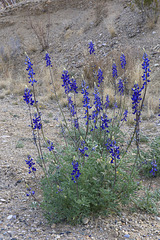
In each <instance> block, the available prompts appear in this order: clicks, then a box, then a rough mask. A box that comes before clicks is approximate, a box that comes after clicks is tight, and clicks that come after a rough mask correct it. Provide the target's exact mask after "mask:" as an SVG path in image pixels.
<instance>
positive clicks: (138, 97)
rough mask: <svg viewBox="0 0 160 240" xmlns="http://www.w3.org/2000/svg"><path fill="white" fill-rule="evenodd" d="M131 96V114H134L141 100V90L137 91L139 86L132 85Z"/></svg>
mask: <svg viewBox="0 0 160 240" xmlns="http://www.w3.org/2000/svg"><path fill="white" fill-rule="evenodd" d="M132 91H133V95H132V98H131V99H132V109H133V114H135V113H136V112H137V111H138V105H139V102H140V101H141V100H142V98H141V89H139V85H138V83H137V84H134V87H133V88H132Z"/></svg>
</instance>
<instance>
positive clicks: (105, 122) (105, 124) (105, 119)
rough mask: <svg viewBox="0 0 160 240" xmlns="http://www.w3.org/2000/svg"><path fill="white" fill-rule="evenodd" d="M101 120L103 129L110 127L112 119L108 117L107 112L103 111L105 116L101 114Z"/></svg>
mask: <svg viewBox="0 0 160 240" xmlns="http://www.w3.org/2000/svg"><path fill="white" fill-rule="evenodd" d="M101 121H102V122H101V128H102V129H103V130H105V129H106V128H108V127H109V125H108V123H109V122H110V120H109V119H108V116H107V115H106V114H105V113H103V116H101ZM107 132H109V131H108V130H107Z"/></svg>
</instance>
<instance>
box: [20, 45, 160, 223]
mask: <svg viewBox="0 0 160 240" xmlns="http://www.w3.org/2000/svg"><path fill="white" fill-rule="evenodd" d="M89 53H90V55H93V54H95V49H94V44H93V43H92V42H90V43H89ZM45 60H46V67H48V68H49V71H50V78H51V84H52V93H53V94H54V95H55V100H56V101H57V104H58V106H59V109H60V112H61V114H62V118H63V121H62V122H61V123H60V129H61V136H57V138H58V137H59V138H60V137H61V138H63V141H62V140H61V146H59V144H56V143H53V141H52V140H51V139H48V138H46V137H45V133H44V129H43V124H42V123H43V121H42V113H41V112H40V108H39V104H38V100H37V97H36V94H35V86H36V83H37V80H36V79H35V77H34V75H35V72H34V70H33V68H32V66H33V64H32V63H31V60H30V58H29V57H28V56H27V55H26V65H27V69H26V70H27V71H28V77H29V84H30V85H31V88H28V87H27V86H26V88H25V91H24V96H23V97H24V101H25V102H26V104H27V105H28V111H29V116H30V122H31V123H30V127H31V130H32V136H33V142H34V144H35V146H36V148H37V152H38V156H37V157H36V158H35V160H34V159H33V158H32V157H31V156H30V155H28V156H27V160H25V162H26V164H27V165H28V168H29V174H33V175H36V171H37V168H36V165H37V164H38V165H39V166H40V167H41V168H42V170H43V176H42V179H41V181H40V185H41V188H42V191H43V199H42V201H40V202H38V200H37V202H38V203H39V205H40V206H41V208H42V209H43V211H44V214H45V216H46V218H47V219H48V220H49V222H60V221H67V222H69V223H72V224H76V223H79V222H81V220H82V219H83V218H84V217H89V216H91V215H92V216H93V215H95V216H97V215H99V214H101V215H107V214H110V213H111V212H112V213H113V212H116V213H118V212H119V211H120V210H121V206H122V205H124V204H128V203H129V202H130V201H131V200H132V198H133V197H134V195H135V193H136V190H138V189H139V185H138V184H137V179H138V178H139V170H138V169H139V167H140V166H141V165H143V164H142V162H141V160H142V156H141V149H140V122H141V114H142V110H143V106H144V101H145V98H146V92H147V88H148V85H149V82H150V80H149V77H150V68H149V61H150V60H149V59H148V56H147V54H146V52H144V55H143V63H142V69H143V76H142V84H141V85H140V84H138V83H137V82H135V84H134V85H133V87H132V95H131V100H132V106H131V109H132V113H131V114H133V116H134V120H133V121H134V128H133V131H132V132H131V133H130V134H128V130H127V131H126V132H124V131H123V130H122V128H123V126H125V124H126V123H127V120H128V114H129V109H128V108H127V107H126V106H127V105H126V90H125V85H126V83H127V78H126V74H125V70H126V63H127V60H126V57H125V55H124V54H123V53H122V54H121V56H120V60H119V61H120V66H121V69H122V71H123V74H122V76H119V73H118V71H117V64H116V62H113V65H112V81H113V86H114V96H113V103H112V105H110V96H109V95H108V94H107V95H104V76H103V71H102V69H101V68H98V69H96V68H94V66H93V71H94V76H95V83H94V88H91V89H90V88H89V86H88V85H87V84H86V82H85V79H82V86H81V88H78V86H77V82H76V80H75V79H74V78H73V77H72V78H71V77H70V75H69V73H68V71H67V70H64V71H63V73H62V77H61V79H62V87H63V88H64V93H65V97H66V101H67V107H68V111H69V115H70V119H69V121H68V120H67V119H66V117H65V114H64V111H63V109H62V107H61V104H60V101H59V98H58V95H57V92H56V88H55V81H54V76H53V74H54V73H53V71H52V63H51V59H50V56H49V54H48V53H46V55H45ZM79 94H80V95H81V96H82V106H81V109H82V110H83V111H84V112H83V115H82V114H79V108H78V106H77V98H78V95H79ZM118 98H119V102H118V101H117V99H118ZM33 106H34V109H33ZM35 109H36V112H35ZM33 111H34V112H33ZM156 141H159V140H156ZM133 145H134V146H135V147H136V150H135V153H134V154H133V151H132V148H131V147H132V146H133ZM44 146H45V147H46V148H47V150H48V153H45V152H44V151H43V149H44ZM150 156H151V157H152V159H153V162H152V163H151V165H150V169H147V168H146V169H144V171H148V172H149V174H150V176H151V177H152V176H154V177H155V176H156V174H155V172H157V171H158V168H157V166H156V164H160V161H159V159H158V157H157V156H159V151H158V148H157V144H156V143H155V142H154V143H153V144H152V146H151V152H150ZM37 184H38V182H37ZM27 196H31V197H34V199H36V192H35V191H34V190H32V188H31V187H27ZM131 197H132V198H131ZM141 208H142V207H141ZM145 210H146V208H145Z"/></svg>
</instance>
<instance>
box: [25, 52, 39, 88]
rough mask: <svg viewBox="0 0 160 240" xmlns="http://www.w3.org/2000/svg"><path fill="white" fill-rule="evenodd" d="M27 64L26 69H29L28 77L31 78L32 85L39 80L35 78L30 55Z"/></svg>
mask: <svg viewBox="0 0 160 240" xmlns="http://www.w3.org/2000/svg"><path fill="white" fill-rule="evenodd" d="M25 64H26V65H27V68H26V70H27V71H28V78H29V83H31V85H32V86H33V84H34V83H36V82H37V81H36V80H35V79H34V75H35V73H34V71H33V68H32V66H33V64H32V63H31V60H30V58H29V57H28V56H26V62H25Z"/></svg>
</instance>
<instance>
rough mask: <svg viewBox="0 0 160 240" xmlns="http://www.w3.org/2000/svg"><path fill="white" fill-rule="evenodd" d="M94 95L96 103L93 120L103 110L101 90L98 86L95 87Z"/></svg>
mask: <svg viewBox="0 0 160 240" xmlns="http://www.w3.org/2000/svg"><path fill="white" fill-rule="evenodd" d="M93 95H94V102H93V104H94V105H95V111H93V112H92V120H93V119H95V117H96V116H98V114H99V113H100V111H101V110H103V108H102V102H101V98H100V96H99V92H98V89H97V88H94V93H93Z"/></svg>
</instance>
